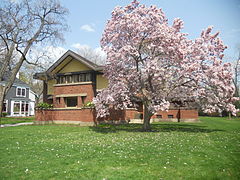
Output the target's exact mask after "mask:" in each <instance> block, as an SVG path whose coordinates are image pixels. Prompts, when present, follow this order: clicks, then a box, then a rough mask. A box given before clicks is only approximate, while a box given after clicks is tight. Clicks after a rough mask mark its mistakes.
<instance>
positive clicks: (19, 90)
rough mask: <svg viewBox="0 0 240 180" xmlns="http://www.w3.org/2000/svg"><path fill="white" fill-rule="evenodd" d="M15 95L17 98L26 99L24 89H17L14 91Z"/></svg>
mask: <svg viewBox="0 0 240 180" xmlns="http://www.w3.org/2000/svg"><path fill="white" fill-rule="evenodd" d="M16 91H17V92H16V95H17V96H18V97H26V94H27V91H26V88H22V87H17V90H16Z"/></svg>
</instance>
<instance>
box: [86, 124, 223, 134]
mask: <svg viewBox="0 0 240 180" xmlns="http://www.w3.org/2000/svg"><path fill="white" fill-rule="evenodd" d="M89 128H90V129H91V130H93V131H95V132H98V133H104V134H106V133H117V132H119V131H126V132H146V131H143V129H142V124H121V125H119V124H100V125H97V126H93V127H89ZM174 131H175V132H187V133H211V132H215V131H224V130H221V129H208V127H207V126H203V125H198V124H180V123H176V124H172V123H169V124H167V123H159V124H151V130H150V131H148V132H152V133H154V132H174Z"/></svg>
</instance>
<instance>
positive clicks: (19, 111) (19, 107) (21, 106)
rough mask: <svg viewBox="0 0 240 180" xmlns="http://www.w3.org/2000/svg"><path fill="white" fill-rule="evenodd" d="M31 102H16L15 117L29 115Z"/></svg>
mask: <svg viewBox="0 0 240 180" xmlns="http://www.w3.org/2000/svg"><path fill="white" fill-rule="evenodd" d="M28 111H29V102H27V101H14V102H13V114H14V115H28Z"/></svg>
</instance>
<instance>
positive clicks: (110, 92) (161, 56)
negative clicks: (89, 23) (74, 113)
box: [94, 0, 236, 130]
mask: <svg viewBox="0 0 240 180" xmlns="http://www.w3.org/2000/svg"><path fill="white" fill-rule="evenodd" d="M182 28H183V21H182V20H181V19H179V18H176V19H174V21H173V25H169V24H168V20H167V18H166V16H165V14H164V13H163V11H162V9H159V8H157V7H156V6H150V7H146V6H145V5H140V4H139V2H137V1H136V0H134V1H133V2H132V3H131V4H129V5H128V6H126V7H116V8H115V9H114V10H113V12H112V17H111V19H110V20H109V21H108V22H107V25H106V27H105V30H104V33H103V37H102V39H101V46H102V49H103V50H104V51H105V52H106V53H107V62H106V64H107V65H106V68H105V72H104V74H105V76H106V77H107V78H108V79H109V85H108V88H106V89H104V90H102V92H100V93H99V94H98V95H97V97H96V98H95V99H94V103H95V105H96V110H97V112H98V117H103V116H106V115H108V114H109V111H108V109H109V107H111V108H118V109H124V108H127V107H128V106H129V105H130V106H132V105H134V102H136V101H138V102H139V101H140V102H142V104H143V106H144V123H143V129H144V130H149V129H150V118H151V116H152V115H153V114H154V113H156V112H157V111H159V110H163V111H164V110H168V109H169V106H170V103H171V102H173V101H180V102H181V101H182V102H184V101H192V100H194V101H195V102H196V103H198V104H199V105H200V106H201V108H202V109H203V110H204V111H205V112H213V111H219V112H221V111H222V109H226V110H227V111H231V112H233V113H234V114H235V113H236V109H235V107H234V105H233V104H232V103H233V101H234V100H235V98H233V94H234V91H235V87H234V84H233V82H232V72H231V64H230V63H223V62H222V58H223V55H224V54H223V51H224V50H225V49H226V46H225V45H224V44H223V42H222V41H221V40H220V39H219V37H218V34H219V33H215V34H212V33H211V32H212V27H208V28H207V29H206V30H203V31H202V33H201V35H200V37H199V38H197V39H195V40H190V39H188V36H187V34H185V33H182V32H181V29H182Z"/></svg>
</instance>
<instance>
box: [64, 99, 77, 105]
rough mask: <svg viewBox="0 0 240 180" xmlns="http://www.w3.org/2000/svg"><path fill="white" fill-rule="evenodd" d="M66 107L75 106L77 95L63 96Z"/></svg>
mask: <svg viewBox="0 0 240 180" xmlns="http://www.w3.org/2000/svg"><path fill="white" fill-rule="evenodd" d="M64 100H65V104H66V107H77V104H78V97H65V98H64Z"/></svg>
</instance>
